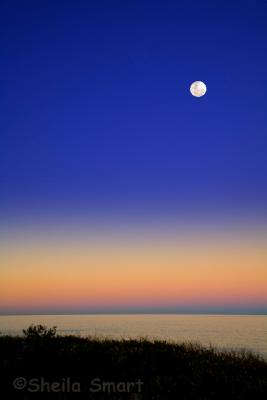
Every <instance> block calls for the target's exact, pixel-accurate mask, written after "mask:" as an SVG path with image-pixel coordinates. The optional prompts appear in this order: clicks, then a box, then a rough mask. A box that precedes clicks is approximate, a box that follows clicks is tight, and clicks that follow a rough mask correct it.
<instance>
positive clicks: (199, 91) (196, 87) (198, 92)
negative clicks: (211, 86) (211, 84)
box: [190, 81, 207, 97]
mask: <svg viewBox="0 0 267 400" xmlns="http://www.w3.org/2000/svg"><path fill="white" fill-rule="evenodd" d="M206 91H207V86H206V85H205V83H204V82H201V81H196V82H193V83H192V85H191V86H190V92H191V94H192V95H193V96H195V97H202V96H204V94H205V93H206Z"/></svg>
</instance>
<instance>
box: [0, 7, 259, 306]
mask: <svg viewBox="0 0 267 400" xmlns="http://www.w3.org/2000/svg"><path fill="white" fill-rule="evenodd" d="M266 15H267V2H266V1H264V0H242V1H232V2H226V1H220V0H218V1H216V2H214V1H210V0H206V1H196V0H195V1H190V0H189V1H185V0H182V1H168V0H167V1H166V0H164V1H163V0H162V1H153V2H151V1H148V0H144V1H135V2H132V1H131V2H130V1H116V0H114V1H81V0H76V1H64V2H62V1H58V0H53V1H50V0H46V1H42V0H40V1H34V0H29V1H27V2H25V1H15V0H2V1H1V4H0V56H1V63H0V217H1V221H2V223H1V227H0V237H1V238H4V237H5V235H6V232H7V231H12V232H14V233H13V235H14V236H13V237H11V238H10V239H9V242H8V244H7V243H6V240H5V239H1V242H0V247H1V249H4V248H7V249H9V253H8V254H6V252H4V254H5V255H4V256H3V257H4V258H3V260H4V262H3V270H4V274H3V278H4V279H3V282H4V283H3V287H4V292H3V293H4V295H3V296H2V297H1V304H2V306H1V311H2V312H5V311H7V310H9V311H10V312H11V311H12V310H13V311H14V310H16V309H18V308H19V307H20V306H21V307H22V306H23V307H22V308H23V309H25V310H26V309H28V310H30V309H33V307H35V306H36V307H37V309H38V307H40V308H42V309H49V310H51V309H64V310H67V309H72V308H75V309H77V310H81V309H93V308H94V307H95V309H98V308H101V309H105V307H108V305H111V306H112V307H113V306H114V307H117V308H119V307H122V304H124V305H125V306H127V305H128V306H129V307H133V308H134V309H136V307H141V308H142V307H144V308H145V307H147V308H149V307H155V308H157V309H160V308H164V307H167V308H168V307H169V309H170V308H172V307H174V308H175V307H177V308H183V307H191V306H192V307H194V309H197V304H200V305H202V306H203V307H204V306H205V307H206V306H207V305H208V306H209V307H211V306H212V305H215V306H216V304H217V305H218V307H219V306H220V307H224V306H225V307H226V306H227V307H228V306H229V307H230V306H232V307H243V308H244V307H247V309H249V307H254V306H255V307H265V309H267V298H266V295H264V290H265V293H267V279H266V273H265V272H264V265H266V262H265V261H266V257H265V254H264V251H261V252H260V254H261V256H262V258H260V256H259V254H258V253H257V251H256V248H257V245H256V244H255V243H254V242H253V245H251V246H247V244H246V242H244V244H243V245H242V246H243V247H242V246H241V247H242V248H243V249H244V254H243V255H242V257H241V258H240V259H239V261H238V262H237V263H236V266H234V263H233V260H232V259H231V260H230V259H229V254H231V251H230V250H229V249H228V247H227V249H225V258H226V259H227V260H228V261H227V262H226V264H225V268H226V272H225V277H224V279H221V280H220V286H219V288H218V292H217V293H218V296H217V297H216V290H215V288H216V287H217V286H216V284H215V280H216V279H215V275H213V272H212V270H211V269H209V268H210V263H211V261H210V257H211V258H212V259H213V254H214V252H215V254H217V262H216V263H215V264H216V265H217V264H218V266H217V267H216V268H217V269H218V271H219V272H218V274H219V276H222V275H223V271H224V270H223V266H222V265H221V263H220V260H221V259H222V258H223V254H224V252H223V251H222V249H220V250H216V251H215V250H214V248H213V244H212V243H211V244H210V246H211V247H210V249H209V246H208V245H207V243H206V244H205V246H204V249H205V251H204V250H203V252H204V253H205V256H204V255H203V257H202V256H201V257H200V261H199V263H198V266H196V264H195V265H194V267H192V268H200V270H201V268H202V272H203V275H202V276H203V277H204V276H205V277H206V279H207V281H206V283H204V282H202V283H201V282H200V285H199V287H198V286H197V280H195V274H194V273H193V270H190V268H189V270H188V271H186V270H184V272H181V270H179V268H182V270H183V269H184V268H185V265H186V263H185V264H183V261H182V260H183V258H180V256H179V254H176V253H177V251H178V250H177V249H181V246H182V244H181V242H180V239H179V240H178V239H177V237H176V236H175V234H174V235H173V236H172V238H171V239H169V240H170V242H172V243H176V245H175V246H176V247H175V246H174V247H175V248H176V250H174V249H173V250H168V245H167V244H166V246H167V247H166V248H165V249H164V250H162V252H163V253H162V254H165V255H166V254H167V253H168V251H170V252H171V253H172V252H174V253H175V252H176V253H175V254H176V255H174V256H173V258H172V260H171V261H170V263H169V264H164V265H165V266H164V267H163V266H162V269H164V268H167V269H168V268H169V270H168V271H169V273H168V274H167V275H166V280H165V278H162V275H161V272H160V271H161V269H160V268H159V269H157V268H158V267H157V266H155V265H156V264H157V263H156V260H154V258H156V259H157V256H155V254H154V251H152V250H151V248H150V247H149V246H148V249H150V250H148V249H147V250H146V251H147V252H148V253H149V261H148V262H147V270H145V271H144V268H145V267H146V263H145V260H146V257H145V258H144V259H143V258H142V257H143V253H142V250H141V248H140V247H138V249H136V248H132V247H131V246H130V248H128V247H127V246H126V248H127V251H126V250H125V243H124V242H123V240H121V243H120V244H118V243H117V244H116V254H117V253H118V254H119V253H120V252H121V253H122V254H124V257H125V261H124V264H125V265H131V268H130V267H125V269H124V267H120V266H118V265H117V264H116V263H115V261H112V262H111V261H108V260H105V261H103V262H102V263H103V265H102V267H101V266H100V265H99V262H98V261H97V262H96V264H94V262H93V261H92V260H91V258H90V257H91V256H90V254H87V253H86V254H85V253H84V251H82V250H81V255H80V256H79V257H81V258H82V260H83V261H82V262H81V264H82V266H80V267H77V266H76V262H75V260H74V259H73V257H70V259H72V260H73V263H72V264H70V263H66V264H65V267H63V264H62V262H60V263H59V264H60V265H61V268H62V269H61V270H60V274H59V275H58V276H57V277H55V278H54V277H53V273H52V270H53V268H54V267H55V263H56V261H55V260H56V259H57V258H54V256H55V254H54V253H53V251H52V250H49V252H50V251H51V254H50V253H49V256H48V258H47V264H45V266H44V267H43V269H42V268H41V267H40V268H37V267H36V264H38V263H39V261H40V262H41V260H39V261H38V262H37V260H38V257H37V254H39V255H40V258H42V257H43V256H42V255H43V254H44V253H45V250H44V249H45V246H46V244H45V243H46V239H44V242H43V243H42V244H41V245H40V246H41V247H40V248H41V249H43V250H42V251H41V250H40V249H39V250H38V246H39V245H37V244H36V242H35V241H34V240H31V239H30V238H31V237H32V236H34V233H33V232H35V233H36V232H38V231H40V230H45V232H46V235H47V236H48V237H49V230H50V231H51V232H52V231H53V229H54V228H55V227H56V228H57V229H56V230H57V231H59V230H62V229H63V230H64V227H65V228H66V230H67V231H68V232H70V231H71V230H72V229H75V232H76V231H77V232H79V235H78V236H79V237H80V238H81V237H83V234H82V231H83V229H84V226H87V225H88V224H89V225H90V222H88V221H92V220H94V224H96V225H97V222H95V220H101V223H103V221H104V222H105V221H109V229H110V232H112V226H113V225H114V224H115V225H116V224H118V221H121V220H123V221H131V223H130V222H129V223H130V224H132V223H134V224H136V225H137V226H138V224H139V225H140V228H139V234H141V233H142V232H143V227H142V224H143V222H144V219H146V218H147V219H148V220H149V223H152V224H153V223H154V222H156V223H158V222H159V221H161V220H166V221H168V223H169V222H170V221H172V223H173V224H174V225H175V223H176V222H177V221H180V220H181V219H182V220H183V224H184V223H185V222H186V220H190V223H191V222H192V221H194V220H195V219H196V218H197V219H198V223H197V226H198V229H199V226H201V224H203V229H204V225H205V224H206V223H207V221H211V220H216V221H217V226H216V231H218V230H220V227H221V225H220V224H221V223H222V221H223V223H225V220H226V219H228V221H229V223H230V224H231V223H232V222H233V220H235V219H236V220H238V221H240V220H242V221H244V220H245V221H247V220H249V221H250V224H252V225H253V226H257V224H258V223H259V221H260V222H261V223H262V224H263V225H266V223H265V222H264V221H265V220H266V216H267V184H266V182H267V179H266V178H267V157H266V145H267V128H266V127H267V112H266V110H267V96H266V87H267V75H266V71H267V57H266V54H267V40H266V39H267V25H266ZM195 80H203V81H204V82H205V83H206V84H207V88H208V92H207V95H206V96H204V97H203V98H200V99H197V98H194V97H192V96H191V94H190V92H189V87H190V84H191V83H192V82H193V81H195ZM70 220H71V221H70ZM73 220H75V224H74V225H75V228H73V226H74V225H73ZM199 221H202V222H199ZM218 221H220V222H218ZM237 224H238V230H239V232H242V231H243V230H244V229H245V228H242V227H241V225H240V222H237ZM28 225H30V227H29V226H28ZM52 225H53V228H52ZM110 225H111V227H110ZM126 225H127V224H126ZM44 226H45V227H44ZM11 227H12V228H11ZM135 229H136V227H135ZM166 229H167V228H166V225H164V223H158V231H159V232H160V234H161V237H162V240H163V242H164V243H165V241H166V237H168V235H167V234H165V230H166ZM221 229H222V231H224V227H221ZM228 229H229V231H231V228H228ZM249 229H250V228H249V227H248V226H247V227H246V230H249ZM21 230H22V231H25V232H27V234H26V233H25V235H26V236H27V235H28V242H27V243H28V244H27V245H26V244H25V249H24V252H26V254H27V257H28V258H27V257H26V256H25V257H26V259H25V260H28V261H27V262H26V261H25V260H24V261H23V262H22V261H20V258H18V257H17V258H16V260H15V259H14V254H13V253H14V251H15V252H16V243H17V236H16V235H17V234H18V231H21ZM125 230H126V231H127V232H129V231H130V230H131V226H127V227H126V228H125ZM180 234H181V227H179V235H180ZM11 236H12V235H11ZM47 236H45V237H47ZM210 236H212V234H211V232H210ZM258 237H260V239H259V241H260V242H261V241H264V240H265V238H266V235H264V234H262V233H261V231H260V230H259V232H258ZM60 240H61V238H60V234H57V235H56V238H55V243H58V251H59V253H60V254H61V253H62V251H63V250H62V248H61V245H60ZM147 241H149V235H148V234H146V237H145V240H144V242H145V243H147ZM29 242H30V244H29ZM187 243H190V246H189V249H190V250H188V252H189V255H190V254H191V253H192V252H193V253H195V252H196V254H198V251H197V249H198V246H199V245H198V244H197V245H196V244H195V242H192V239H188V241H187ZM88 246H89V248H90V246H91V245H88ZM194 246H196V247H194ZM219 247H223V240H222V242H221V243H220V245H219ZM263 247H264V246H263ZM64 248H65V247H64ZM97 248H98V249H99V256H100V255H101V253H103V252H107V254H109V251H108V249H109V248H110V244H109V243H106V242H105V241H102V242H101V240H99V241H98V246H97ZM185 248H187V249H188V245H186V246H185ZM11 249H12V250H11ZM69 249H71V250H69V251H71V252H73V254H77V249H79V245H78V244H77V238H75V240H73V242H71V244H70V246H69ZM229 251H230V253H229ZM236 251H237V250H236ZM238 251H240V249H239V250H238ZM38 252H39V253H38ZM139 252H140V259H138V257H137V256H138V254H139ZM246 252H249V255H248V258H246V256H245V254H247V253H246ZM255 252H256V253H255ZM241 253H242V252H241ZM19 254H20V252H19V251H18V255H19ZM66 254H68V252H66ZM153 254H154V255H153ZM189 255H188V257H189ZM21 257H22V255H21ZM77 257H78V256H77ZM134 257H137V259H138V260H139V261H138V262H136V264H135V265H133V264H132V262H130V260H132V259H135V258H134ZM153 257H154V258H153ZM161 257H163V256H162V255H161V256H159V258H160V259H161ZM164 257H165V256H164ZM164 257H163V258H164ZM177 257H178V258H177ZM167 258H168V257H167ZM22 259H23V257H22ZM248 259H249V260H250V267H248V266H247V261H246V260H248ZM153 260H154V261H153ZM174 260H176V261H174ZM194 260H196V258H195V259H194ZM205 260H208V261H205ZM253 260H254V261H253ZM192 262H193V261H192V260H191V261H190V262H189V264H190V265H191V263H192ZM206 262H207V263H206ZM264 262H265V264H264ZM23 263H24V264H23ZM1 264H2V263H1ZM219 264H220V265H219ZM38 265H39V264H38ZM85 265H89V266H90V267H88V270H87V269H86V267H85ZM95 265H98V267H97V271H98V272H97V274H99V277H100V276H104V277H105V282H106V283H105V284H103V287H102V286H101V284H100V282H99V279H100V278H98V277H96V280H95V281H94V280H92V281H90V273H91V272H90V271H91V270H90V268H92V269H93V270H94V268H96V266H95ZM175 265H176V266H178V265H179V268H178V267H177V270H176V269H175V267H174V266H175ZM108 266H109V267H108ZM243 267H244V269H246V268H251V270H248V269H247V270H246V271H247V272H246V273H245V274H244V280H245V281H244V282H243V281H242V279H241V278H240V279H241V281H240V282H241V283H240V285H238V279H237V277H238V276H239V277H240V276H241V271H242V268H243ZM58 268H59V266H58ZM64 268H66V271H72V272H71V273H70V272H69V273H70V275H71V276H72V277H73V276H74V278H71V279H70V280H69V281H68V278H67V277H68V276H69V275H68V274H67V277H66V276H65V274H64ZM75 268H77V269H75ZM105 268H110V271H114V275H113V277H114V280H113V281H112V280H109V274H107V272H106V269H105ZM127 268H128V269H127ZM129 268H130V269H129ZM140 268H142V270H140ZM214 268H215V267H214ZM216 268H215V270H216ZM50 269H51V270H50ZM135 269H137V270H138V274H137V275H136V277H135V278H133V277H132V273H133V271H135ZM154 269H155V272H153V271H154ZM76 270H77V275H75V272H74V271H76ZM93 270H92V271H93ZM19 271H20V272H19ZM37 271H38V273H37ZM126 271H128V272H127V273H126ZM18 272H19V273H18ZM110 273H111V272H110ZM180 273H181V274H182V276H183V278H181V279H180V278H179V277H180V275H179V274H180ZM43 274H45V277H44V276H43ZM61 274H63V276H64V278H63V280H62V282H61V281H60V278H59V276H60V275H61ZM73 274H74V275H73ZM83 274H85V275H83ZM92 274H93V272H92ZM105 274H106V275H105ZM83 276H84V277H85V279H83ZM97 276H98V275H97ZM23 277H24V278H23ZM78 277H79V278H78ZM119 277H121V279H122V281H123V282H124V279H125V280H126V281H127V282H128V283H127V282H126V281H125V282H124V283H125V285H126V286H125V288H124V290H125V293H124V291H123V290H122V291H121V292H120V291H119V289H118V293H117V286H116V284H115V281H116V282H118V279H120V278H119ZM130 277H131V278H130ZM141 277H142V279H141ZM153 277H154V278H155V281H154V280H153V279H152V278H153ZM245 277H246V278H245ZM79 279H80V280H79ZM110 279H111V278H110ZM140 279H141V280H142V282H145V283H144V284H143V285H142V286H141V289H140V294H139V292H138V290H137V286H138V284H137V281H138V282H140ZM162 279H163V281H162ZM246 279H247V280H246ZM89 281H90V282H91V284H90V285H89V283H88V285H89V286H88V287H87V286H86V284H85V282H89ZM131 281H132V282H134V285H133V286H132V287H131V286H129V285H130V282H131ZM249 281H250V282H251V287H250V286H249ZM60 282H61V284H60ZM68 282H69V283H68ZM72 282H74V283H73V284H72ZM79 282H80V283H79ZM93 282H95V283H93ZM108 282H113V283H112V285H111V288H110V291H109V290H106V286H105V285H108ZM174 282H176V284H177V286H176V285H175V284H174ZM242 282H243V283H242ZM126 283H127V284H126ZM50 284H51V287H53V291H52V294H51V295H50V294H49V293H48V292H49V291H48V286H49V285H50ZM68 285H69V286H68ZM79 285H81V286H79ZM84 285H85V286H84ZM127 285H128V286H127ZM93 288H94V290H95V291H96V292H94V290H93ZM127 288H128V289H127ZM103 290H104V291H105V293H106V296H104V295H103ZM88 291H90V293H91V294H90V295H88V294H86V293H87V292H88ZM213 292H214V293H213ZM224 292H225V298H224V297H223V293H224ZM45 293H47V294H46V295H45ZM68 293H70V296H69V297H68ZM94 293H95V295H94ZM127 293H128V294H127ZM208 293H209V295H208ZM234 293H235V294H234ZM46 296H47V297H46ZM125 296H126V297H125ZM127 296H128V297H127ZM223 299H224V301H223ZM49 302H50V304H49Z"/></svg>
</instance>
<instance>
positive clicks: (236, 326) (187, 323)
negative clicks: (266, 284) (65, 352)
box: [0, 314, 267, 359]
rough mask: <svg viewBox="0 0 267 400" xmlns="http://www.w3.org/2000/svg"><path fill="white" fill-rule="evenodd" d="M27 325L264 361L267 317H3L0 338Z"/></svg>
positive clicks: (0, 323) (192, 315)
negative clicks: (237, 353) (242, 352)
mask: <svg viewBox="0 0 267 400" xmlns="http://www.w3.org/2000/svg"><path fill="white" fill-rule="evenodd" d="M30 324H43V325H46V326H47V327H52V326H57V328H58V333H60V334H74V335H80V336H97V337H101V338H103V337H108V338H116V339H120V338H126V339H127V338H140V337H143V338H144V337H145V338H149V339H166V340H171V341H175V342H185V341H191V342H199V343H200V344H202V345H205V346H209V345H212V346H215V347H218V348H220V349H234V350H237V349H247V350H251V351H253V352H254V353H258V354H260V355H262V356H263V357H264V358H265V359H267V315H199V314H188V315H184V314H179V315H176V314H168V315H166V314H160V315H155V314H153V315H152V314H149V315H147V314H142V315H140V314H138V315H102V314H101V315H100V314H99V315H5V316H3V315H2V316H0V334H1V335H3V334H10V335H21V334H22V329H24V328H27V327H28V326H29V325H30Z"/></svg>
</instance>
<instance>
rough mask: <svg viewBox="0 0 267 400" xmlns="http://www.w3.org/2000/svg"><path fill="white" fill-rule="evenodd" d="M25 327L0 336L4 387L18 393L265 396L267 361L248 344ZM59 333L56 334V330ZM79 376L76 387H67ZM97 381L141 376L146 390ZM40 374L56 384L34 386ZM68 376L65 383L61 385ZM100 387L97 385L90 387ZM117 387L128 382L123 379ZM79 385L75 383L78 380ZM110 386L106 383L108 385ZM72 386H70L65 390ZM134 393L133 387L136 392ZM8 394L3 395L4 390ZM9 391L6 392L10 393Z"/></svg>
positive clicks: (152, 398)
mask: <svg viewBox="0 0 267 400" xmlns="http://www.w3.org/2000/svg"><path fill="white" fill-rule="evenodd" d="M46 332H50V334H47V335H46V334H38V332H37V334H34V333H33V334H32V335H31V334H29V332H28V334H27V331H25V333H26V336H25V337H11V336H2V337H0V352H1V370H2V371H1V378H2V382H3V387H2V393H5V394H6V396H9V397H10V396H11V395H12V396H13V397H17V398H21V399H31V398H33V397H34V398H36V399H37V398H38V399H39V398H41V399H42V398H51V399H69V398H84V399H101V400H102V399H110V400H111V399H112V400H113V399H116V400H120V399H124V400H126V399H132V400H134V399H136V400H139V399H140V400H141V399H143V400H146V399H147V400H156V399H157V400H158V399H160V400H161V399H162V400H168V399H177V400H179V399H188V400H191V399H197V400H208V399H216V400H217V399H229V400H231V399H233V400H235V399H239V400H240V399H255V400H258V399H259V400H260V399H265V400H266V398H267V363H266V362H265V361H264V360H262V359H261V358H260V357H259V356H256V355H254V354H252V353H249V352H246V351H243V352H240V351H236V352H235V351H231V352H226V351H219V350H216V349H213V348H204V347H202V346H200V345H198V344H192V343H184V344H175V343H169V342H166V341H158V340H155V341H149V340H147V339H139V340H112V339H102V340H101V339H97V338H80V337H77V336H58V335H56V333H55V331H53V329H52V330H47V331H46ZM53 332H54V334H53ZM17 377H24V378H25V379H26V380H27V382H28V386H27V388H26V389H23V390H18V389H17V390H16V389H14V388H13V381H14V379H15V378H17ZM68 377H69V382H70V384H73V383H74V382H78V383H79V385H80V387H79V389H80V390H79V392H75V391H71V390H72V389H68V388H67V387H66V386H67V378H68ZM96 378H97V379H98V381H97V382H99V384H100V382H101V385H102V383H103V382H115V383H118V382H124V383H127V382H137V381H138V380H140V381H142V382H143V384H142V387H141V392H140V393H139V392H138V390H137V389H138V388H137V387H136V386H135V387H134V388H133V387H132V388H131V392H130V393H129V392H122V391H118V390H117V389H118V387H116V391H115V392H114V391H113V389H114V387H110V389H112V390H111V392H109V393H108V392H106V391H103V390H102V389H101V391H100V392H96V393H92V392H91V391H90V389H92V380H93V379H96ZM30 379H36V381H34V382H35V383H36V382H37V383H38V384H39V386H40V385H41V379H43V382H48V383H49V384H51V383H52V382H59V391H58V392H55V391H52V389H51V386H50V392H49V391H48V388H47V386H45V387H43V389H42V391H41V390H40V389H38V391H37V392H30V391H29V389H32V388H36V385H31V384H29V380H30ZM64 382H65V383H66V385H65V387H64ZM93 388H95V386H93ZM119 388H120V389H122V388H123V386H122V385H121V386H119ZM76 389H77V390H78V386H76ZM105 390H106V388H105ZM68 391H69V392H68ZM134 392H136V394H134ZM3 398H4V397H3ZM6 398H7V397H6Z"/></svg>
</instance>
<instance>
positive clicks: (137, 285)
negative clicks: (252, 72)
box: [0, 237, 267, 310]
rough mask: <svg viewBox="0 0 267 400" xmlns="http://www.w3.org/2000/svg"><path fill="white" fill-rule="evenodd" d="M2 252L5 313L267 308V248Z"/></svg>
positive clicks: (190, 243)
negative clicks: (21, 310)
mask: <svg viewBox="0 0 267 400" xmlns="http://www.w3.org/2000/svg"><path fill="white" fill-rule="evenodd" d="M1 247H2V249H1V255H0V263H1V283H0V304H1V310H4V309H12V308H14V309H18V308H20V307H22V308H23V307H25V308H27V307H28V308H31V307H43V308H45V307H49V308H53V307H54V308H59V307H63V308H64V307H77V308H79V307H83V308H84V307H89V308H93V307H107V308H108V307H110V306H123V307H126V306H130V307H131V306H133V307H137V306H138V307H145V306H152V307H153V306H155V307H158V306H162V307H164V306H166V307H168V306H178V307H180V306H193V305H194V306H196V305H210V306H227V305H247V304H249V305H257V304H267V268H266V266H267V248H266V242H265V240H263V241H262V242H260V243H258V242H253V241H244V242H242V241H240V242H238V243H236V242H231V241H229V242H225V243H222V242H218V241H212V240H203V241H194V240H186V241H183V240H181V239H179V238H175V237H173V238H172V240H167V239H166V240H164V239H161V240H155V241H154V242H153V241H149V240H147V241H146V240H144V241H142V242H138V243H136V242H132V243H131V242H127V241H124V240H120V241H117V242H116V241H115V242H112V243H111V242H110V243H109V242H105V241H103V242H101V241H98V242H97V243H96V242H95V243H92V242H90V241H89V242H86V243H82V244H80V243H77V242H76V241H73V242H69V243H67V244H63V243H61V242H60V241H59V242H56V243H53V244H51V243H50V244H47V243H46V244H45V243H30V244H29V243H28V244H27V245H23V246H15V244H14V243H13V244H12V243H10V244H9V245H7V246H1V245H0V248H1Z"/></svg>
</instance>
